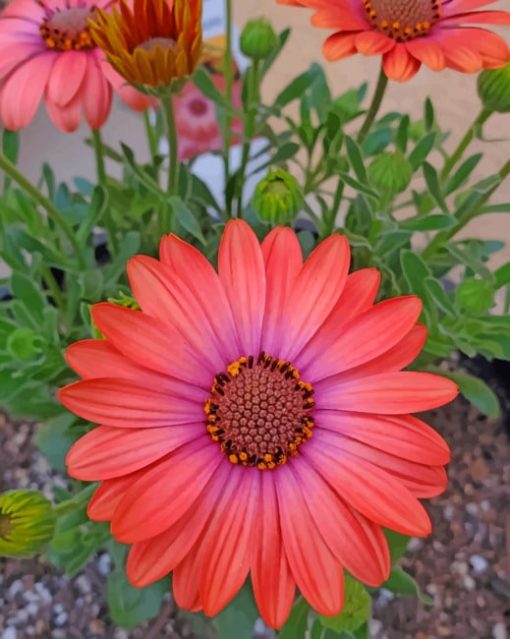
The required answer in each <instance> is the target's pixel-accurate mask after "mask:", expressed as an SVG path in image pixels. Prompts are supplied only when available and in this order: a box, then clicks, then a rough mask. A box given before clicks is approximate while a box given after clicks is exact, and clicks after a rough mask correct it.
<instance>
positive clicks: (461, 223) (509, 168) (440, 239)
mask: <svg viewBox="0 0 510 639" xmlns="http://www.w3.org/2000/svg"><path fill="white" fill-rule="evenodd" d="M509 175H510V161H508V162H507V163H506V164H505V165H504V166H503V168H502V169H501V171H500V172H499V177H500V178H501V182H500V183H499V184H497V185H496V186H494V187H493V188H492V189H490V190H489V191H487V193H486V194H485V195H484V196H483V198H481V199H480V200H479V201H478V202H477V203H476V204H475V205H474V206H472V207H471V208H469V209H467V210H466V211H465V212H464V214H463V215H462V217H461V218H460V219H459V220H458V222H457V224H455V226H452V227H451V228H450V229H448V230H446V231H442V232H441V233H438V234H437V235H436V236H435V237H434V239H433V240H432V241H431V242H430V244H429V245H428V246H427V247H426V248H425V250H424V251H423V253H422V257H423V258H424V259H425V260H426V259H429V258H430V257H432V256H433V255H434V254H435V253H437V251H438V250H439V249H440V248H441V247H442V246H443V245H444V244H445V243H446V242H448V241H449V240H451V238H452V237H454V236H455V235H457V233H459V231H461V230H462V229H463V228H464V227H465V226H466V225H467V224H469V222H471V220H473V219H474V218H475V217H477V216H478V215H480V212H481V211H482V210H483V208H484V206H485V205H486V204H487V202H488V201H489V200H490V199H491V197H492V196H493V195H494V193H495V192H496V191H497V190H498V188H499V187H500V186H501V184H502V183H503V180H505V179H506V178H507V177H508V176H509Z"/></svg>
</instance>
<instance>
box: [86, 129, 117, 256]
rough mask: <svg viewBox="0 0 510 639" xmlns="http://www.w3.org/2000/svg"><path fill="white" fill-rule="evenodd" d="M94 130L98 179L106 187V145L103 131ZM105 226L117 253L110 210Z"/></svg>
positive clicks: (93, 140)
mask: <svg viewBox="0 0 510 639" xmlns="http://www.w3.org/2000/svg"><path fill="white" fill-rule="evenodd" d="M91 131H92V146H93V147H94V154H95V156H96V172H97V181H98V184H99V186H102V187H103V188H104V189H106V187H107V176H106V167H105V162H104V146H103V139H102V136H101V131H100V130H99V129H91ZM104 220H105V227H106V230H107V232H108V240H109V242H110V249H111V252H112V254H113V255H115V254H116V253H117V249H118V244H117V238H116V236H115V224H114V223H113V221H112V219H111V216H110V214H109V212H107V213H106V215H105V216H104Z"/></svg>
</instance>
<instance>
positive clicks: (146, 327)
mask: <svg viewBox="0 0 510 639" xmlns="http://www.w3.org/2000/svg"><path fill="white" fill-rule="evenodd" d="M92 318H93V320H94V323H95V324H96V326H97V327H98V328H99V330H100V331H101V332H102V333H103V334H104V335H106V337H107V338H108V339H109V340H111V342H112V344H113V346H115V348H117V349H118V350H119V351H120V352H121V353H122V354H123V355H126V357H129V358H130V359H132V360H134V361H135V362H143V365H144V366H147V367H148V368H151V369H152V370H155V371H157V372H159V373H163V374H165V375H170V376H172V377H176V378H177V379H183V380H185V381H187V382H189V383H191V384H196V385H197V386H203V387H204V388H207V387H208V386H210V383H211V375H210V373H208V372H207V370H204V369H203V367H202V365H201V361H200V355H199V354H198V353H196V352H195V350H194V349H193V348H192V347H191V346H190V345H189V344H188V343H187V342H185V341H184V340H183V339H182V337H181V336H180V335H179V333H178V332H177V330H176V329H175V328H172V327H170V326H168V325H165V324H162V323H161V322H159V321H158V320H156V319H154V318H152V317H150V316H149V315H147V314H145V313H142V312H140V311H133V310H130V309H127V308H123V307H121V306H116V305H115V304H107V303H104V304H97V305H96V306H94V307H93V308H92Z"/></svg>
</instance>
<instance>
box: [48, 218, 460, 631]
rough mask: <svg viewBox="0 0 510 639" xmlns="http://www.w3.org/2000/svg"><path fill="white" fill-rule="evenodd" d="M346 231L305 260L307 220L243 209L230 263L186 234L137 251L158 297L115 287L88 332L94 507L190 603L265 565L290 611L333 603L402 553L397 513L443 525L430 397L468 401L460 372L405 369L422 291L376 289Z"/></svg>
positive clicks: (73, 399)
mask: <svg viewBox="0 0 510 639" xmlns="http://www.w3.org/2000/svg"><path fill="white" fill-rule="evenodd" d="M349 262H350V255H349V245H348V242H347V240H346V239H345V238H344V237H342V236H340V235H337V234H335V235H333V236H331V237H329V238H328V239H327V240H325V241H324V242H322V244H320V245H319V246H318V248H317V249H315V251H314V252H313V253H312V254H311V255H310V257H308V259H307V260H306V261H304V262H303V258H302V255H301V249H300V245H299V242H298V239H297V237H296V235H295V234H294V232H293V231H291V230H290V229H289V228H277V229H275V230H273V231H272V232H271V233H270V234H269V235H268V236H267V237H266V239H265V240H264V241H263V243H262V246H261V245H260V244H259V242H258V240H257V238H256V236H255V234H254V233H253V231H252V230H251V229H250V227H249V226H248V225H247V224H246V223H245V222H243V221H240V220H236V221H231V222H229V223H228V224H227V226H226V230H225V232H224V235H223V238H222V241H221V245H220V250H219V259H218V272H216V271H215V270H214V268H213V267H212V266H211V264H210V263H209V262H208V260H207V259H206V258H205V257H204V256H203V255H202V254H201V253H200V252H199V251H198V250H197V249H195V248H193V247H192V246H190V245H189V244H186V243H185V242H183V241H181V240H180V239H179V238H177V237H175V236H168V237H164V238H163V240H162V242H161V252H160V261H158V260H155V259H152V258H150V257H143V256H137V257H135V258H133V259H132V260H131V261H130V262H129V264H128V275H129V279H130V283H131V286H132V289H133V294H134V296H135V297H136V299H137V301H138V303H139V304H140V307H141V310H129V309H126V308H122V307H119V306H116V305H114V304H99V305H97V306H95V307H94V308H93V310H92V315H93V318H94V322H95V323H96V325H97V327H98V328H99V330H100V331H101V332H102V334H103V335H104V336H105V337H106V339H104V340H85V341H82V342H78V343H76V344H74V345H72V346H71V347H70V348H69V349H68V351H67V361H68V362H69V364H70V365H71V366H72V368H73V369H74V370H75V371H76V372H77V373H78V374H79V375H80V376H81V377H82V378H83V379H82V381H79V382H76V383H74V384H71V385H70V386H67V387H66V388H64V389H62V391H61V392H60V399H61V401H62V403H63V404H64V405H65V406H66V407H67V408H68V409H70V410H71V411H73V412H74V413H76V414H78V415H80V416H81V417H83V418H85V419H87V420H90V421H92V422H97V423H100V424H101V426H99V427H98V428H95V429H93V430H92V431H90V432H89V433H88V434H87V435H85V436H84V437H83V438H82V439H80V440H79V441H78V442H77V443H76V444H75V445H74V447H73V448H72V450H71V451H70V453H69V455H68V458H67V464H68V467H69V472H70V474H71V476H73V477H76V478H77V479H81V480H85V481H97V480H99V481H101V482H102V483H101V485H100V487H99V488H98V490H97V492H96V493H95V495H94V497H93V498H92V501H91V502H90V506H89V515H90V517H91V518H92V519H95V520H98V521H110V522H111V530H112V533H113V535H114V536H115V538H116V539H118V540H119V541H120V542H123V543H125V544H131V546H132V547H131V550H130V553H129V559H128V564H127V570H128V576H129V578H130V580H131V581H132V583H133V584H135V585H137V586H144V585H146V584H150V583H151V582H154V581H156V580H158V579H161V578H162V577H164V576H165V575H166V574H168V573H170V572H173V593H174V596H175V599H176V601H177V603H178V604H179V605H180V606H181V607H182V608H185V609H187V610H193V611H197V610H203V611H204V612H205V613H206V614H207V615H216V614H217V613H218V612H219V611H220V610H221V609H222V608H223V607H224V606H225V605H226V604H228V603H229V601H230V600H231V599H232V598H233V597H234V596H235V595H236V593H237V592H238V591H239V589H240V588H241V586H242V585H243V583H244V582H245V580H246V578H247V577H248V575H249V574H250V573H251V579H252V583H253V589H254V593H255V597H256V600H257V603H258V607H259V609H260V612H261V614H262V616H263V617H264V619H265V620H266V622H267V623H268V624H269V625H271V626H273V627H279V626H281V625H282V624H283V623H284V622H285V620H286V618H287V616H288V614H289V611H290V608H291V606H292V602H293V599H294V594H295V590H296V586H297V588H299V590H300V591H301V593H302V594H303V596H304V597H305V598H306V600H307V601H308V602H309V603H310V604H311V605H312V606H313V607H314V608H315V609H316V610H317V611H319V612H320V613H322V614H325V615H335V614H337V613H338V612H339V611H340V610H341V609H342V605H343V583H344V579H343V574H344V570H348V571H349V572H350V573H351V574H352V575H354V576H355V577H356V578H358V579H360V580H361V581H363V582H365V583H366V584H369V585H371V586H377V585H379V584H381V583H382V582H384V580H385V579H386V578H387V577H388V574H389V570H390V558H389V552H388V546H387V543H386V540H385V536H384V533H383V530H382V528H383V527H385V528H391V529H393V530H397V531H399V532H401V533H404V534H407V535H417V536H425V535H428V534H429V533H430V531H431V523H430V519H429V517H428V515H427V513H426V511H425V509H424V507H423V506H422V505H421V503H420V501H419V500H420V499H422V498H425V497H432V496H434V495H438V494H439V493H441V492H442V491H443V490H444V488H445V486H446V482H447V479H446V474H445V470H444V468H443V466H444V464H446V463H448V461H449V459H450V453H449V451H448V447H447V445H446V444H445V442H444V441H443V440H442V438H441V437H440V436H439V435H438V434H436V433H435V432H434V431H433V430H432V429H431V428H430V427H429V426H427V425H426V424H425V423H424V422H422V421H421V420H420V419H417V418H415V417H413V416H411V415H410V413H412V412H414V411H424V410H428V409H431V408H434V407H437V406H440V405H442V404H444V403H446V402H449V401H451V400H452V399H453V398H454V397H455V396H456V395H457V387H456V386H455V384H453V383H452V382H451V381H449V380H447V379H444V378H442V377H439V376H436V375H433V374H430V373H421V372H409V371H403V370H402V369H404V368H405V367H407V366H408V365H409V364H410V363H411V362H412V361H413V360H414V359H415V358H416V356H417V355H418V353H419V352H420V350H421V349H422V347H423V344H424V342H425V340H426V337H427V331H426V330H425V328H424V327H423V326H422V325H420V324H418V323H417V320H418V317H419V315H420V312H421V308H422V305H421V303H420V301H419V300H418V299H417V298H416V297H414V296H410V297H401V298H396V299H391V300H388V301H385V302H381V303H378V304H375V303H374V300H375V297H376V294H377V290H378V286H379V274H378V272H377V271H376V270H373V269H366V270H361V271H358V272H355V273H352V274H350V275H349V274H348V273H349Z"/></svg>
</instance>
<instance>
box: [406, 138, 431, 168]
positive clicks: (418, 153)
mask: <svg viewBox="0 0 510 639" xmlns="http://www.w3.org/2000/svg"><path fill="white" fill-rule="evenodd" d="M435 142H436V134H435V133H434V132H431V133H429V134H428V135H426V136H425V137H424V138H422V139H421V140H420V141H419V142H418V144H417V145H416V146H415V148H414V149H413V152H412V153H411V155H410V156H409V162H410V163H411V166H412V167H413V171H417V170H418V169H419V168H420V166H421V165H422V164H423V163H424V162H425V160H426V159H427V157H428V155H429V153H430V152H431V151H432V149H433V148H434V144H435Z"/></svg>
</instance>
